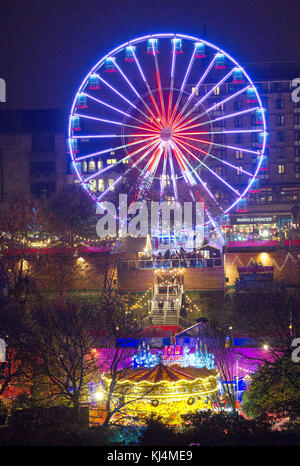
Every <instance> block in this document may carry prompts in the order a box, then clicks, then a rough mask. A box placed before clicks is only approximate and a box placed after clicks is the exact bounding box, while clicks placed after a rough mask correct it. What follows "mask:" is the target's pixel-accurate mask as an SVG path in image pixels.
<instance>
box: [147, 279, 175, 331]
mask: <svg viewBox="0 0 300 466" xmlns="http://www.w3.org/2000/svg"><path fill="white" fill-rule="evenodd" d="M182 295H183V285H179V284H175V285H164V286H162V285H154V287H153V292H152V298H151V300H150V301H149V319H150V322H151V325H157V326H161V325H179V321H180V309H181V305H182Z"/></svg>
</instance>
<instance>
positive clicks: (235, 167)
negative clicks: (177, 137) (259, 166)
mask: <svg viewBox="0 0 300 466" xmlns="http://www.w3.org/2000/svg"><path fill="white" fill-rule="evenodd" d="M186 144H187V143H186ZM191 147H193V148H194V149H196V147H195V146H192V145H191ZM197 150H198V151H199V152H201V153H202V154H204V155H207V156H209V157H211V158H213V159H215V160H218V161H219V162H221V163H223V164H224V165H227V166H229V167H231V168H233V169H234V170H236V171H237V170H239V171H241V172H242V173H245V175H248V176H250V177H253V176H254V174H253V173H250V172H248V171H247V170H244V169H243V168H241V167H238V166H237V165H233V164H232V163H229V162H227V161H226V160H222V159H220V158H219V157H216V156H215V155H212V154H211V153H209V152H206V151H204V150H201V149H199V148H198V149H197Z"/></svg>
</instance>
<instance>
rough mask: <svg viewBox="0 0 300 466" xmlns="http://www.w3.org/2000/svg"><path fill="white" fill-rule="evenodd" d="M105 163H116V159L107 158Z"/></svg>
mask: <svg viewBox="0 0 300 466" xmlns="http://www.w3.org/2000/svg"><path fill="white" fill-rule="evenodd" d="M106 163H107V165H114V164H115V163H117V159H107V160H106Z"/></svg>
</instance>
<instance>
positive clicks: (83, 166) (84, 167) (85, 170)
mask: <svg viewBox="0 0 300 466" xmlns="http://www.w3.org/2000/svg"><path fill="white" fill-rule="evenodd" d="M82 171H83V173H86V172H87V163H86V162H82Z"/></svg>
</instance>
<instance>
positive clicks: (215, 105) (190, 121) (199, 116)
mask: <svg viewBox="0 0 300 466" xmlns="http://www.w3.org/2000/svg"><path fill="white" fill-rule="evenodd" d="M249 87H251V86H246V87H244V88H243V89H240V90H239V91H237V92H235V93H234V94H232V95H230V96H229V97H226V98H225V99H223V100H221V101H218V102H216V103H214V104H213V105H212V106H211V107H209V108H208V109H206V110H205V111H204V112H202V113H200V114H199V115H196V116H194V117H193V118H191V119H190V120H188V121H186V122H185V123H184V124H183V125H179V126H178V128H179V127H185V126H186V125H188V124H189V123H192V122H193V121H196V120H198V119H199V118H201V117H202V116H204V115H206V114H208V113H209V112H211V111H212V110H216V109H217V108H218V107H219V106H220V105H223V104H225V103H227V102H229V101H230V100H232V99H234V98H235V97H238V96H239V95H241V94H243V93H244V92H246V91H247V89H249Z"/></svg>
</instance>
